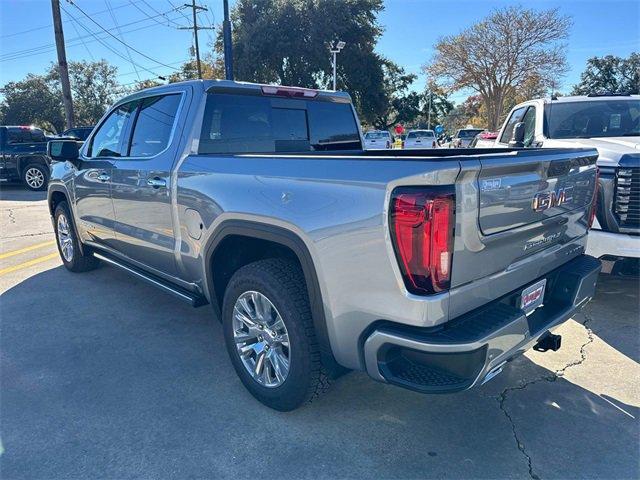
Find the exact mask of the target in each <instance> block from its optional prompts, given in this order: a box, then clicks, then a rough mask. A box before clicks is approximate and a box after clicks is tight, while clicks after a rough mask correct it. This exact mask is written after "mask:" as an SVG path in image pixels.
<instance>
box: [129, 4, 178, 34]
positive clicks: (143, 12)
mask: <svg viewBox="0 0 640 480" xmlns="http://www.w3.org/2000/svg"><path fill="white" fill-rule="evenodd" d="M129 3H130V4H131V5H132V6H133V7H134V8H135V9H136V10H138V11H139V12H140V13H142V14H143V15H144V16H145V17H147V18H148V19H150V20H153V21H154V22H156V23H157V24H158V25H162V26H163V27H169V28H175V27H173V26H171V25H169V24H168V23H164V22H161V21H160V20H158V18H157V17H164V16H165V14H164V13H158V14H156V15H149V14H148V13H147V12H146V11H144V10H143V9H142V8H140V7H139V6H138V5H137V4H136V2H135V0H129ZM167 13H171V10H169V12H167ZM180 13H182V12H180Z"/></svg>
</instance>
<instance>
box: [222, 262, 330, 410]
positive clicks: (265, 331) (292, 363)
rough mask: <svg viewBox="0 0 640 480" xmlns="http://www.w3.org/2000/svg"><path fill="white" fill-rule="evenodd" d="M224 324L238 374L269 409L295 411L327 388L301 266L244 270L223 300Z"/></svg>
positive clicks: (274, 264)
mask: <svg viewBox="0 0 640 480" xmlns="http://www.w3.org/2000/svg"><path fill="white" fill-rule="evenodd" d="M222 323H223V331H224V339H225V344H226V346H227V351H228V353H229V356H230V357H231V362H232V364H233V367H234V368H235V370H236V373H237V374H238V376H239V377H240V380H241V381H242V383H243V384H244V386H245V387H246V388H247V390H249V392H250V393H251V394H252V395H253V396H254V397H255V398H256V399H258V400H259V401H260V402H262V403H263V404H265V405H266V406H268V407H270V408H273V409H275V410H279V411H290V410H294V409H295V408H298V407H299V406H301V405H303V404H305V403H309V402H311V401H313V400H314V399H315V398H316V397H318V396H319V395H320V394H321V393H322V392H324V391H325V390H326V389H327V388H328V386H329V377H328V376H327V374H326V372H325V370H324V368H323V367H322V365H321V362H320V349H319V346H318V342H317V339H316V336H315V329H314V327H313V322H312V319H311V309H310V306H309V298H308V295H307V291H306V288H305V281H304V276H303V274H302V271H301V270H300V267H299V266H298V265H297V264H296V263H294V262H292V261H289V260H284V259H268V260H260V261H257V262H254V263H251V264H249V265H246V266H244V267H242V268H240V269H239V270H238V271H237V272H236V273H235V274H234V275H233V277H232V278H231V280H230V281H229V285H228V286H227V289H226V291H225V294H224V300H223V304H222Z"/></svg>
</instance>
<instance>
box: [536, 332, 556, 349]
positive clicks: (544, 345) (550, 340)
mask: <svg viewBox="0 0 640 480" xmlns="http://www.w3.org/2000/svg"><path fill="white" fill-rule="evenodd" d="M561 344H562V336H561V335H554V334H553V333H547V334H546V335H544V336H543V337H542V338H541V339H540V340H538V343H536V344H535V345H534V346H533V349H534V350H535V351H536V352H546V351H547V350H553V351H554V352H557V351H558V350H559V349H560V345H561Z"/></svg>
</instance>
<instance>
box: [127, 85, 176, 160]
mask: <svg viewBox="0 0 640 480" xmlns="http://www.w3.org/2000/svg"><path fill="white" fill-rule="evenodd" d="M180 98H181V96H180V95H164V96H157V97H149V98H145V99H144V100H143V101H142V103H141V104H140V112H139V113H138V117H137V119H136V121H135V126H134V127H133V135H132V137H131V148H130V149H129V154H128V156H129V157H152V156H154V155H157V154H158V153H160V152H162V151H163V150H165V149H166V148H167V146H169V141H170V140H171V132H172V131H173V125H174V123H175V120H176V114H177V112H178V106H179V105H180Z"/></svg>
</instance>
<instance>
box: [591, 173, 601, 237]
mask: <svg viewBox="0 0 640 480" xmlns="http://www.w3.org/2000/svg"><path fill="white" fill-rule="evenodd" d="M595 180H596V184H595V186H594V187H593V198H592V199H591V210H589V228H591V227H592V226H593V221H594V220H595V218H596V211H597V210H598V184H599V183H600V170H599V169H598V167H596V179H595Z"/></svg>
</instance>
